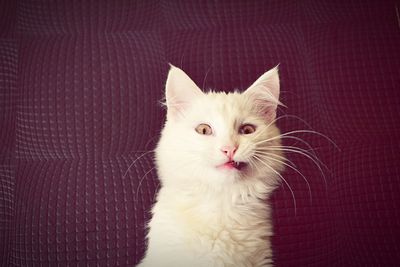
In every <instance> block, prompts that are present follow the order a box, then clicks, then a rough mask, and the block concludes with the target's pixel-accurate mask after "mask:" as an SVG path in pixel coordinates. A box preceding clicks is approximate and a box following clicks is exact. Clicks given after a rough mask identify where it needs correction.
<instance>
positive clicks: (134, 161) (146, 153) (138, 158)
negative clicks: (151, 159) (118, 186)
mask: <svg viewBox="0 0 400 267" xmlns="http://www.w3.org/2000/svg"><path fill="white" fill-rule="evenodd" d="M152 152H154V151H153V150H150V151H146V152H144V153H143V154H141V155H140V156H138V157H137V158H136V159H134V160H133V162H132V163H131V164H130V165H129V167H128V169H127V170H126V171H125V173H124V175H123V176H122V179H124V178H125V176H126V175H127V174H128V172H129V170H130V169H131V168H132V166H133V165H134V164H135V163H136V162H137V161H138V160H140V159H141V158H143V157H144V156H146V155H148V154H149V153H152Z"/></svg>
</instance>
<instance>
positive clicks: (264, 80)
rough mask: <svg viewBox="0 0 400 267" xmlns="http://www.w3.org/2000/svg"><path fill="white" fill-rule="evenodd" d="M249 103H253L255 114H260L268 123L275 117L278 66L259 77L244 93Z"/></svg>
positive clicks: (277, 99)
mask: <svg viewBox="0 0 400 267" xmlns="http://www.w3.org/2000/svg"><path fill="white" fill-rule="evenodd" d="M244 95H247V96H249V98H250V99H251V101H254V102H255V105H254V107H255V108H257V112H261V113H262V114H263V116H265V118H266V119H267V120H268V121H272V120H273V119H275V117H276V109H277V107H278V105H282V103H280V102H279V74H278V66H276V67H275V68H272V69H271V70H269V71H267V72H266V73H264V74H263V75H261V76H260V78H258V79H257V80H256V81H255V82H254V83H253V84H252V85H251V86H250V87H249V88H248V89H247V90H246V91H245V92H244Z"/></svg>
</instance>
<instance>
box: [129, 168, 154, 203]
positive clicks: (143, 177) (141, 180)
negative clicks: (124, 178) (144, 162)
mask: <svg viewBox="0 0 400 267" xmlns="http://www.w3.org/2000/svg"><path fill="white" fill-rule="evenodd" d="M154 169H155V167H152V168H150V170H148V171H147V172H146V173H145V174H144V175H143V176H142V177H141V178H140V180H139V184H138V186H137V188H136V191H134V193H135V195H136V197H135V201H137V200H138V196H139V189H140V186H141V185H142V183H143V181H144V179H145V178H146V176H147V175H148V174H149V173H150V172H152V171H153V170H154Z"/></svg>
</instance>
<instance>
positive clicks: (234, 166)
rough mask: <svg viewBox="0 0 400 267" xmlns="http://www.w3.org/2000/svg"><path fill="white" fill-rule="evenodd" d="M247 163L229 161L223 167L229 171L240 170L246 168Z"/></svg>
mask: <svg viewBox="0 0 400 267" xmlns="http://www.w3.org/2000/svg"><path fill="white" fill-rule="evenodd" d="M244 165H245V163H244V162H238V161H228V162H226V163H225V164H224V165H223V167H224V168H227V169H237V170H240V169H241V168H242V167H244Z"/></svg>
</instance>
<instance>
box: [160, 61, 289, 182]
mask: <svg viewBox="0 0 400 267" xmlns="http://www.w3.org/2000/svg"><path fill="white" fill-rule="evenodd" d="M278 98H279V77H278V72H277V69H276V68H274V69H272V70H270V71H268V72H266V73H265V74H264V75H262V76H261V77H260V78H259V79H258V80H257V81H256V82H255V83H254V84H253V85H251V86H250V87H249V88H248V89H247V90H246V91H245V92H243V93H239V92H234V93H224V92H218V93H216V92H209V93H203V92H202V91H201V90H200V89H199V88H198V87H197V85H196V84H195V83H194V82H193V81H192V80H191V79H190V78H189V77H188V76H187V75H186V74H185V73H184V72H183V71H182V70H180V69H179V68H176V67H174V66H171V70H170V72H169V75H168V79H167V84H166V105H167V109H168V111H167V121H166V124H165V127H164V129H163V131H162V135H161V139H160V141H159V144H158V147H157V149H156V160H157V166H158V171H159V175H160V178H161V180H162V182H163V183H164V184H168V183H169V184H175V185H190V184H193V183H204V184H208V185H227V184H229V183H240V182H246V181H249V180H252V179H253V180H254V179H271V181H269V182H271V183H273V182H274V181H273V180H276V176H277V172H279V171H280V170H281V169H282V164H279V162H278V161H277V160H280V161H282V158H283V156H282V154H281V153H280V152H279V151H276V150H269V148H272V147H276V146H279V145H280V139H279V130H278V128H277V127H276V126H275V124H274V119H275V117H276V108H277V105H278V104H279V101H278ZM268 157H269V158H271V157H273V158H274V159H276V160H268V159H267V158H268ZM268 177H269V178H268ZM272 177H274V179H272Z"/></svg>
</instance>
